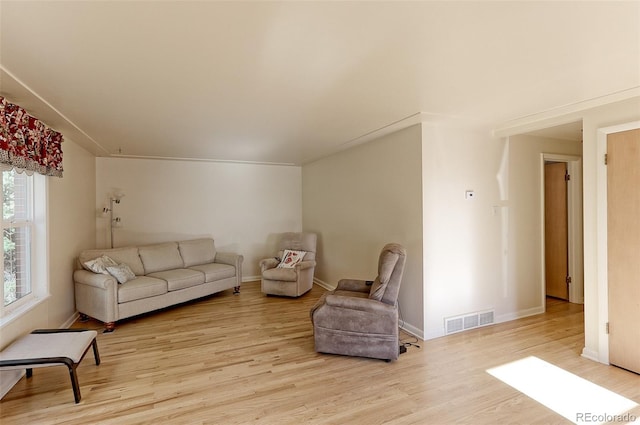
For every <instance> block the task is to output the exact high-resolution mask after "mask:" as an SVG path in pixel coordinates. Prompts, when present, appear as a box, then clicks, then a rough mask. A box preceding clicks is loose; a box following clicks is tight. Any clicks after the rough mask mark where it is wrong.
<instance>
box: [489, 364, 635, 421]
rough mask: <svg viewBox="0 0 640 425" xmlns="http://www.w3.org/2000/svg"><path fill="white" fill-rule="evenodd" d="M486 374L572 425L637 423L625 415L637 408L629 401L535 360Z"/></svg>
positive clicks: (632, 416)
mask: <svg viewBox="0 0 640 425" xmlns="http://www.w3.org/2000/svg"><path fill="white" fill-rule="evenodd" d="M487 373H489V374H490V375H492V376H494V377H496V378H498V379H499V380H501V381H502V382H504V383H506V384H508V385H510V386H511V387H513V388H515V389H516V390H518V391H520V392H521V393H523V394H525V395H527V396H528V397H531V398H532V399H534V400H536V401H537V402H538V403H541V404H543V405H545V406H546V407H548V408H549V409H551V410H553V411H555V412H556V413H558V414H559V415H561V416H563V417H565V418H566V419H568V420H570V421H571V422H573V423H575V424H585V423H588V424H602V423H608V422H615V423H621V424H623V423H635V422H636V421H638V418H637V417H636V416H634V415H630V414H626V415H625V413H626V412H628V411H629V410H631V409H633V408H634V407H636V406H638V404H637V403H636V402H634V401H633V400H629V399H628V398H625V397H622V396H621V395H618V394H616V393H614V392H613V391H609V390H607V389H606V388H603V387H601V386H599V385H596V384H594V383H593V382H590V381H587V380H586V379H583V378H580V377H579V376H576V375H574V374H572V373H569V372H567V371H566V370H564V369H561V368H559V367H557V366H554V365H552V364H550V363H547V362H545V361H544V360H541V359H539V358H537V357H526V358H524V359H521V360H517V361H515V362H512V363H507V364H504V365H502V366H498V367H495V368H492V369H487Z"/></svg>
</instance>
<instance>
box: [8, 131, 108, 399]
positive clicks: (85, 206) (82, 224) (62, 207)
mask: <svg viewBox="0 0 640 425" xmlns="http://www.w3.org/2000/svg"><path fill="white" fill-rule="evenodd" d="M62 149H63V152H64V163H63V166H64V177H63V178H56V177H47V179H48V218H49V219H48V226H49V249H48V252H49V270H48V273H47V275H48V277H49V292H50V294H51V296H50V297H49V298H47V299H46V300H45V301H44V302H42V303H40V304H38V305H37V306H36V307H35V308H34V309H32V310H30V311H28V312H27V313H25V314H24V315H23V316H21V317H20V318H19V319H18V320H14V321H13V322H10V323H8V324H6V325H5V326H3V327H2V330H1V331H0V349H1V348H3V347H5V346H6V345H8V344H9V343H10V342H11V341H13V340H15V339H16V338H18V337H20V336H22V335H24V334H27V333H29V332H31V331H32V330H34V329H37V328H59V327H62V326H66V325H68V324H69V322H70V321H71V320H72V319H73V318H74V317H75V313H76V308H75V298H74V287H73V265H74V260H75V257H77V255H78V253H79V252H80V251H82V250H83V249H87V248H92V247H94V246H95V220H94V219H93V217H94V209H95V202H94V199H95V175H96V173H95V158H94V156H93V155H92V154H90V153H89V152H87V151H85V150H84V149H83V148H81V147H79V146H78V145H76V144H75V143H73V142H72V141H71V140H69V139H67V140H65V142H64V143H63V145H62ZM0 373H1V372H0ZM0 381H4V382H2V390H5V389H6V390H8V388H5V384H7V383H8V385H7V386H8V387H10V385H13V382H8V381H10V379H7V380H5V379H4V377H0Z"/></svg>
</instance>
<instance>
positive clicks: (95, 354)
mask: <svg viewBox="0 0 640 425" xmlns="http://www.w3.org/2000/svg"><path fill="white" fill-rule="evenodd" d="M91 345H93V357H94V358H95V359H96V365H99V364H100V353H98V339H97V338H94V340H93V342H92V343H91Z"/></svg>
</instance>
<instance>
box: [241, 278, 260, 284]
mask: <svg viewBox="0 0 640 425" xmlns="http://www.w3.org/2000/svg"><path fill="white" fill-rule="evenodd" d="M256 280H262V276H245V277H243V278H242V283H245V282H255V281H256Z"/></svg>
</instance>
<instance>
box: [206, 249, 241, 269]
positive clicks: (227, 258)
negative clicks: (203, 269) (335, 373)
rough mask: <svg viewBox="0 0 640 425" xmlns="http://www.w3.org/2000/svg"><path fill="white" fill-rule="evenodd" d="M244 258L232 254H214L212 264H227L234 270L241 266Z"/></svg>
mask: <svg viewBox="0 0 640 425" xmlns="http://www.w3.org/2000/svg"><path fill="white" fill-rule="evenodd" d="M243 259H244V257H243V256H242V255H240V254H236V253H234V252H216V257H215V258H214V260H213V262H214V263H220V264H228V265H230V266H234V267H236V268H238V267H240V266H241V265H242V260H243Z"/></svg>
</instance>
